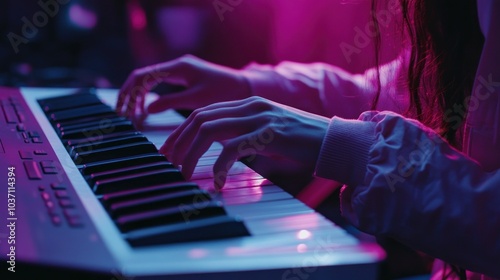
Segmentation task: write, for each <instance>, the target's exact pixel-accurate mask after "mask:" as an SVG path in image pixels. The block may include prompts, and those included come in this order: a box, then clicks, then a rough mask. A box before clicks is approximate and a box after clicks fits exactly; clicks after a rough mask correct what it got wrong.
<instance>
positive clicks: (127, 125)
mask: <svg viewBox="0 0 500 280" xmlns="http://www.w3.org/2000/svg"><path fill="white" fill-rule="evenodd" d="M131 131H135V128H134V126H133V125H132V122H130V121H124V122H121V123H116V124H112V125H110V127H106V128H103V127H102V126H93V127H88V128H85V129H75V130H66V131H63V132H61V134H60V138H61V139H81V138H86V137H87V135H95V134H96V133H102V134H109V133H116V132H131Z"/></svg>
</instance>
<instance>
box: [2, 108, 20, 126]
mask: <svg viewBox="0 0 500 280" xmlns="http://www.w3.org/2000/svg"><path fill="white" fill-rule="evenodd" d="M2 110H3V113H4V116H5V120H6V121H7V123H18V122H19V121H18V119H17V115H16V112H15V111H14V107H12V105H10V104H2Z"/></svg>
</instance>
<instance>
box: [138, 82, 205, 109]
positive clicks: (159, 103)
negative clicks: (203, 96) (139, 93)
mask: <svg viewBox="0 0 500 280" xmlns="http://www.w3.org/2000/svg"><path fill="white" fill-rule="evenodd" d="M197 92H199V89H197V88H189V89H187V90H184V91H181V92H176V93H170V94H165V95H162V96H160V98H158V99H157V100H155V101H153V102H152V103H151V104H149V106H148V108H147V111H148V113H152V114H154V113H159V112H162V111H165V110H167V109H196V108H198V107H200V106H201V105H200V104H199V103H200V102H199V100H198V99H197V98H195V97H196V93H197Z"/></svg>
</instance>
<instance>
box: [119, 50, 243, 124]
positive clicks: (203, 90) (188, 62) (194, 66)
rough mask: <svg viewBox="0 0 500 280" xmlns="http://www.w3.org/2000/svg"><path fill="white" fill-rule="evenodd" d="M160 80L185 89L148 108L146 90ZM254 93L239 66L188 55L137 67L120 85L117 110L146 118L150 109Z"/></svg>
mask: <svg viewBox="0 0 500 280" xmlns="http://www.w3.org/2000/svg"><path fill="white" fill-rule="evenodd" d="M160 83H170V84H175V85H181V86H184V87H185V90H183V91H181V92H178V93H174V94H167V95H164V96H161V97H160V98H159V99H158V100H156V101H154V102H153V103H151V104H150V105H149V107H148V108H147V110H146V108H145V105H144V100H145V95H146V93H148V92H149V91H150V90H151V89H152V88H153V87H155V86H156V85H158V84H160ZM250 95H251V93H250V85H249V84H248V82H247V81H246V79H245V78H244V77H243V75H242V74H240V72H239V70H235V69H231V68H227V67H224V66H219V65H216V64H212V63H209V62H207V61H204V60H202V59H199V58H197V57H194V56H191V55H186V56H183V57H180V58H178V59H175V60H172V61H168V62H164V63H160V64H157V65H153V66H148V67H145V68H141V69H137V70H135V71H133V72H132V74H130V76H129V77H128V78H127V81H126V82H125V84H124V85H123V87H122V88H121V89H120V92H119V94H118V101H117V104H116V110H117V112H118V113H119V114H120V115H123V116H126V117H128V118H130V119H132V120H143V119H144V118H145V117H146V115H147V113H158V112H161V111H164V110H166V109H169V108H174V109H190V110H194V109H197V108H200V107H203V106H206V105H209V104H212V103H215V102H221V101H229V100H237V99H242V98H246V97H249V96H250Z"/></svg>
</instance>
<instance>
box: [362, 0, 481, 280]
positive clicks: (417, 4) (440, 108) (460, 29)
mask: <svg viewBox="0 0 500 280" xmlns="http://www.w3.org/2000/svg"><path fill="white" fill-rule="evenodd" d="M389 1H391V0H389ZM399 3H400V5H401V13H402V21H403V23H404V24H403V25H404V30H403V31H404V35H405V37H406V38H408V39H409V40H410V45H411V54H410V57H409V61H408V66H409V67H408V76H407V85H408V89H409V95H410V96H409V100H410V107H409V108H408V111H407V115H409V116H412V117H414V118H416V119H418V120H419V121H421V122H422V123H424V124H425V125H427V126H429V127H431V128H433V129H435V130H436V131H437V132H438V133H439V134H440V135H441V136H443V137H444V138H445V139H447V141H448V142H449V143H450V144H451V145H453V146H455V147H457V148H461V147H459V146H460V141H459V140H460V139H457V138H460V136H459V134H460V133H458V132H460V129H461V125H462V123H463V121H464V119H465V116H466V111H467V105H468V104H467V103H468V102H467V100H468V97H470V95H471V92H472V87H473V84H474V79H475V73H476V71H477V67H478V63H479V58H480V55H481V51H482V48H483V44H484V37H483V35H482V33H481V30H480V27H479V20H478V15H477V3H476V0H399ZM377 4H378V3H377V0H372V20H373V22H374V23H375V27H376V30H377V31H378V30H379V24H378V21H377V17H376V16H375V15H376V9H377ZM377 34H378V35H377V36H376V37H375V64H376V66H377V68H378V66H379V51H380V32H377ZM377 76H378V75H377ZM378 85H379V87H378V91H377V94H376V95H375V98H374V100H373V103H372V105H373V106H372V108H373V109H375V108H376V105H377V101H378V98H379V95H380V77H379V76H378ZM447 266H449V267H450V268H451V273H452V274H455V275H456V276H458V277H459V278H460V279H465V278H466V275H465V271H464V269H461V268H459V267H457V266H454V265H450V264H447ZM450 276H452V275H443V278H448V277H450Z"/></svg>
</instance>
